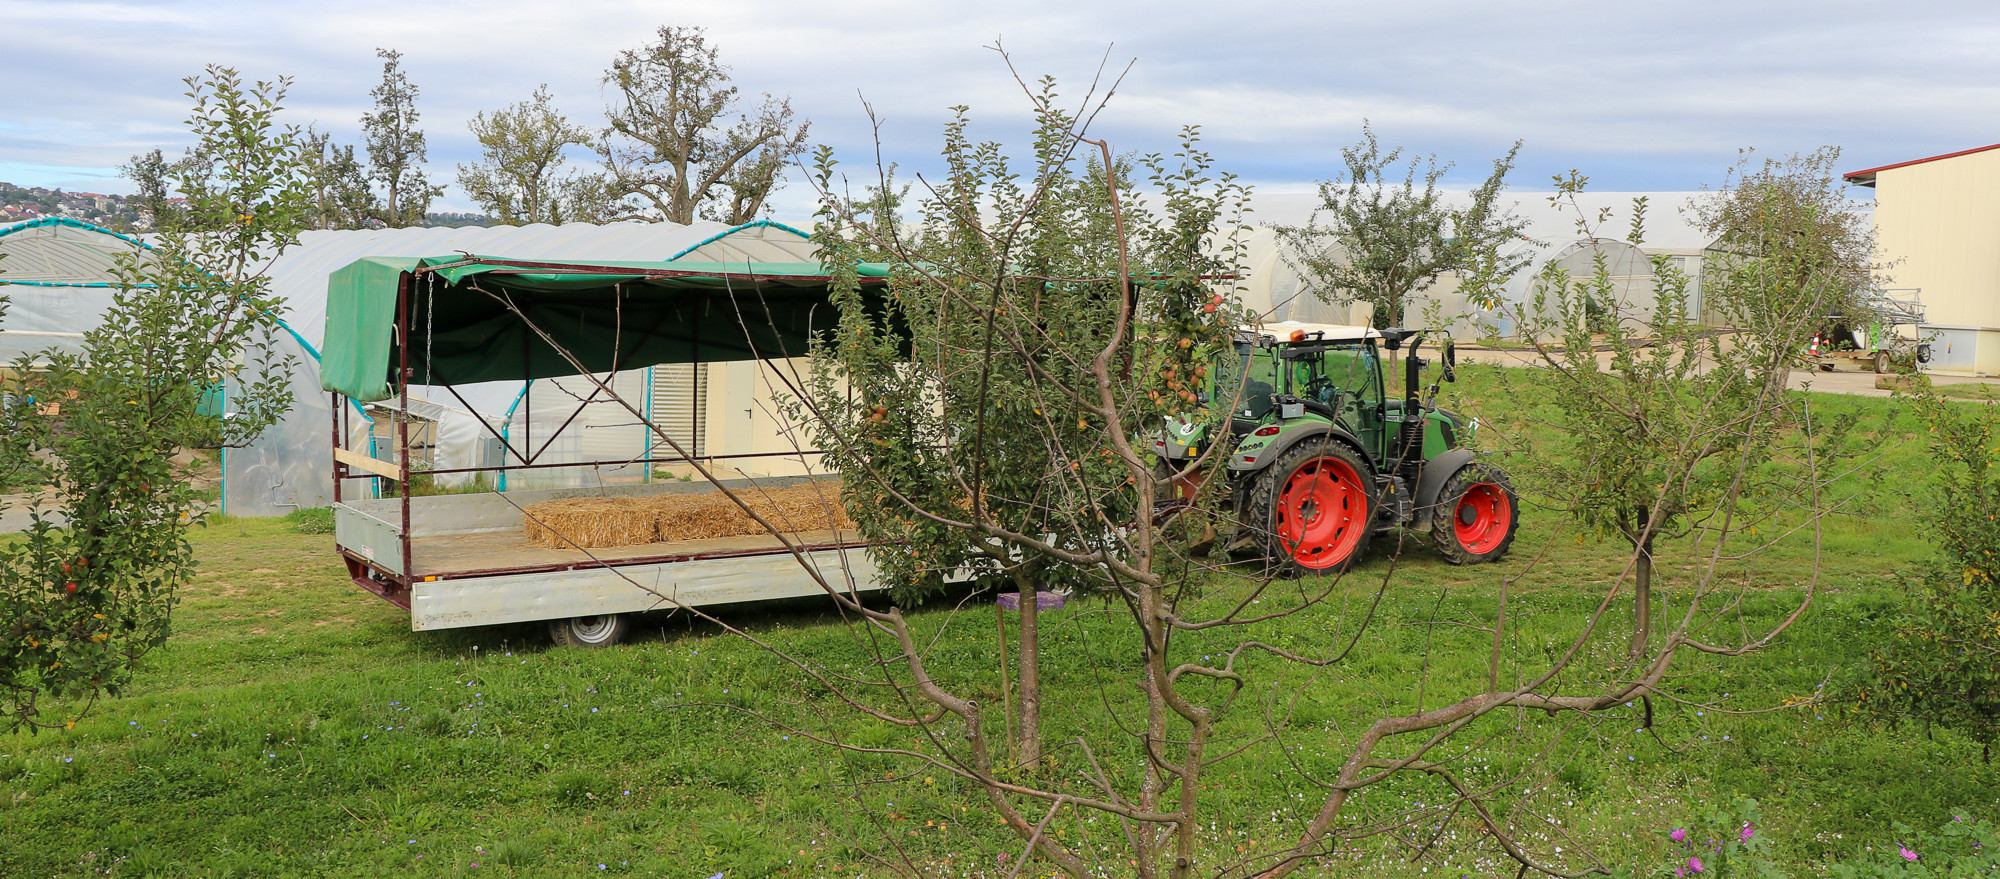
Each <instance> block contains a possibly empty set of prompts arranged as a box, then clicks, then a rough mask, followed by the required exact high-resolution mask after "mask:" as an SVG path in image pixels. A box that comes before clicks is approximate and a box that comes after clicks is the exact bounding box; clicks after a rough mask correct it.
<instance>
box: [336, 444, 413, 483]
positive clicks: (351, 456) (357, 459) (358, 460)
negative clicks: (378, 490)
mask: <svg viewBox="0 0 2000 879" xmlns="http://www.w3.org/2000/svg"><path fill="white" fill-rule="evenodd" d="M333 459H334V460H335V461H339V462H340V463H342V464H346V465H347V466H349V467H353V468H355V469H357V470H366V471H368V472H370V473H373V474H375V475H376V476H386V477H388V478H390V479H402V478H403V471H402V470H401V469H400V468H398V467H396V466H395V465H393V464H390V463H389V462H387V461H378V460H376V459H374V458H370V457H368V456H367V455H364V454H361V453H360V452H355V451H350V450H347V449H341V448H336V449H334V450H333Z"/></svg>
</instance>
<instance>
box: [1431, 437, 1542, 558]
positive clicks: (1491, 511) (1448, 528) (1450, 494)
mask: <svg viewBox="0 0 2000 879" xmlns="http://www.w3.org/2000/svg"><path fill="white" fill-rule="evenodd" d="M1520 525H1521V503H1520V499H1519V498H1517V497H1515V495H1514V486H1513V485H1512V484H1511V483H1509V482H1508V481H1507V474H1506V473H1505V472H1503V471H1502V470H1501V469H1500V468H1498V467H1495V466H1493V465H1491V464H1480V463H1476V462H1475V463H1472V464H1467V465H1465V466H1464V467H1461V468H1459V470H1458V472H1457V473H1454V474H1452V475H1451V479H1450V480H1449V481H1447V482H1446V483H1445V484H1444V491H1442V492H1440V493H1439V494H1438V503H1437V506H1436V507H1434V508H1433V512H1432V513H1431V541H1432V542H1433V543H1436V544H1437V548H1438V551H1439V552H1441V553H1444V558H1445V561H1448V562H1451V563H1452V564H1454V565H1478V564H1484V563H1486V562H1490V561H1494V560H1495V559H1498V558H1500V557H1501V556H1503V555H1506V554H1507V549H1508V547H1510V546H1513V544H1514V531H1515V529H1517V528H1519V527H1520Z"/></svg>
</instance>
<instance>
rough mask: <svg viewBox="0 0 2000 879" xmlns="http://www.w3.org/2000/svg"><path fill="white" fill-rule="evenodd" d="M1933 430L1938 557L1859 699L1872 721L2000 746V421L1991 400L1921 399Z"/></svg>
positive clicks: (1932, 395) (1931, 521)
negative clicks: (1998, 460)
mask: <svg viewBox="0 0 2000 879" xmlns="http://www.w3.org/2000/svg"><path fill="white" fill-rule="evenodd" d="M1913 401H1914V404H1915V406H1916V410H1917V413H1918V415H1919V416H1921V417H1922V419H1923V421H1924V423H1925V425H1926V426H1927V427H1929V442H1930V447H1931V452H1932V459H1931V460H1932V463H1933V465H1934V470H1933V471H1932V480H1933V481H1932V484H1931V486H1930V491H1929V497H1928V498H1927V499H1926V500H1927V501H1928V503H1926V504H1924V505H1923V511H1924V512H1923V524H1924V528H1925V531H1926V532H1928V535H1929V537H1930V538H1931V540H1932V542H1933V543H1935V544H1936V545H1937V549H1938V554H1937V558H1936V559H1934V560H1933V561H1932V562H1931V563H1930V564H1929V565H1928V566H1926V567H1925V568H1924V569H1923V571H1922V572H1921V574H1920V575H1919V576H1918V578H1917V579H1916V582H1915V583H1914V584H1911V585H1912V586H1913V588H1911V589H1910V590H1909V591H1908V600H1907V603H1906V604H1905V606H1904V608H1903V610H1902V613H1901V614H1900V615H1899V616H1898V618H1897V619H1896V621H1895V638H1894V639H1893V640H1891V641H1890V642H1889V643H1887V644H1885V645H1883V646H1882V647H1881V648H1879V649H1877V650H1875V651H1874V652H1873V653H1872V654H1871V658H1872V660H1873V666H1874V669H1873V672H1874V674H1873V677H1872V680H1870V681H1866V682H1863V683H1861V684H1859V685H1857V686H1856V687H1855V688H1854V693H1853V694H1852V695H1853V697H1854V698H1856V699H1857V700H1858V702H1859V704H1860V706H1861V707H1862V708H1863V709H1864V712H1865V713H1868V714H1873V715H1875V716H1878V717H1886V718H1890V719H1894V718H1899V717H1911V718H1915V719H1918V720H1921V721H1924V722H1926V723H1935V724H1937V725H1939V726H1943V727H1946V728H1949V729H1955V730H1957V731H1959V732H1961V733H1963V734H1964V735H1966V736H1967V737H1968V738H1971V739H1972V740H1973V741H1975V742H1978V743H1979V744H1980V747H1981V749H1982V752H1983V753H1984V755H1985V759H1986V760H1987V761H1988V762H1991V761H1992V758H1993V742H1994V741H1995V740H1996V739H2000V625H1996V620H2000V468H1996V467H1995V466H1994V458H1995V449H1996V447H2000V415H1996V411H1995V407H1994V404H1993V403H1992V402H1991V401H1987V402H1984V403H1972V402H1964V401H1952V400H1947V399H1945V398H1943V397H1942V396H1939V395H1938V394H1937V393H1936V392H1935V391H1933V390H1931V389H1930V388H1928V387H1924V388H1923V389H1921V390H1920V391H1918V392H1917V393H1916V394H1915V395H1914V396H1913Z"/></svg>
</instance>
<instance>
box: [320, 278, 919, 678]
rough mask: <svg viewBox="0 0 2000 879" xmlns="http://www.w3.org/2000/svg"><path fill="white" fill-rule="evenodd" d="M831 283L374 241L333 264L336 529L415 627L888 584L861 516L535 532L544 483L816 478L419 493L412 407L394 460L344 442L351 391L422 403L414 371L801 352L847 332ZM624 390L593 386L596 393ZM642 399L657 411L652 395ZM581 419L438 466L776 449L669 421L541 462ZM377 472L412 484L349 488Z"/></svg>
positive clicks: (399, 431)
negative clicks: (773, 526) (403, 251)
mask: <svg viewBox="0 0 2000 879" xmlns="http://www.w3.org/2000/svg"><path fill="white" fill-rule="evenodd" d="M859 273H860V275H861V280H862V285H863V289H864V291H868V295H873V292H872V291H876V290H879V289H881V287H882V286H883V285H884V284H885V283H886V279H887V271H886V269H883V268H882V267H879V266H868V265H863V266H861V267H859ZM828 286H829V278H828V276H827V274H826V272H825V271H824V269H823V268H822V267H821V266H819V265H817V264H812V263H782V264H768V263H767V264H755V263H746V264H741V265H735V264H732V265H722V264H700V263H686V262H675V263H664V262H591V263H564V262H548V261H522V260H510V259H504V258H497V257H486V256H466V255H452V256H440V257H428V258H387V257H372V258H367V259H362V260H358V261H356V262H354V263H352V264H350V265H348V266H346V267H344V268H342V269H340V270H338V271H336V272H334V273H333V274H332V276H331V277H330V279H329V282H328V296H327V330H326V350H325V359H324V360H323V361H322V364H321V380H322V385H323V387H324V388H325V390H327V391H329V392H331V393H332V394H333V400H332V404H333V405H332V407H331V408H332V411H333V413H334V414H333V424H332V425H331V428H330V429H331V434H332V437H333V442H334V448H333V461H332V465H333V482H334V492H335V499H334V504H333V508H334V534H335V544H336V546H337V549H338V551H339V553H340V555H341V557H342V559H343V561H344V562H345V563H346V565H347V570H348V573H349V574H350V576H351V577H352V578H353V580H354V582H355V583H356V584H357V585H359V586H360V587H361V588H363V589H366V590H368V591H369V592H372V593H374V594H376V595H379V596H381V597H382V598H384V599H387V600H388V601H390V602H391V603H393V604H395V605H397V606H399V607H402V608H404V609H406V610H408V611H409V612H410V627H411V628H412V629H413V630H418V631H422V630H430V629H447V628H457V627H465V626H481V625H494V624H501V623H519V622H534V621H549V622H550V623H551V633H552V634H553V636H554V637H555V638H556V640H557V641H558V642H559V643H570V644H577V645H583V646H605V645H608V644H612V643H616V642H617V641H618V640H619V639H620V638H621V637H622V636H623V634H624V632H625V630H626V628H627V620H628V615H629V614H632V613H637V612H643V611H650V610H666V609H673V608H679V607H699V606H708V605H716V604H727V603H734V602H743V601H759V600H767V599H778V598H798V597H805V596H811V595H823V594H825V590H826V589H829V588H831V589H838V590H841V591H842V592H849V591H852V592H864V591H871V590H876V589H880V588H881V584H880V583H878V582H876V578H875V573H874V567H873V565H872V564H871V563H870V561H869V559H868V555H867V551H866V547H865V546H864V545H863V544H862V543H861V541H860V540H859V539H858V537H857V536H856V535H854V534H852V533H838V532H834V531H831V530H824V529H815V530H796V531H781V532H779V533H770V534H764V535H756V536H748V537H720V538H705V539H689V540H664V541H660V542H654V543H648V544H640V545H634V546H619V547H606V548H600V549H595V550H583V549H577V548H567V549H550V548H546V547H543V546H537V545H534V544H532V543H530V542H529V540H528V538H527V535H526V534H525V532H524V531H523V528H522V515H523V513H522V510H523V508H525V507H527V506H529V505H531V504H534V503H538V502H541V501H545V500H552V499H560V498H570V497H583V496H598V495H605V496H639V495H648V494H667V493H694V492H708V491H717V490H720V488H725V487H726V488H728V489H729V490H731V491H733V492H738V493H754V492H756V491H758V490H760V489H762V488H766V487H772V486H777V485H794V484H798V483H801V482H808V481H813V478H812V477H787V478H758V479H736V480H717V481H715V482H685V483H683V482H664V483H653V484H641V485H626V486H615V487H597V488H581V489H577V488H570V489H546V490H539V491H513V492H502V491H485V492H482V493H474V494H458V495H435V496H427V497H413V496H411V495H412V492H411V491H409V490H407V487H408V486H409V485H410V480H411V478H412V475H413V472H412V470H411V466H410V463H411V459H412V456H411V454H410V441H411V438H410V431H409V423H408V421H407V420H399V421H398V422H397V424H396V430H395V432H394V433H395V435H394V437H393V443H394V445H395V446H396V450H395V454H394V456H393V458H391V459H390V460H388V461H384V460H379V459H377V458H376V457H374V456H372V455H370V454H367V453H366V452H364V451H361V450H355V449H349V448H347V447H346V445H347V444H346V443H345V442H344V438H346V437H351V436H354V435H356V434H355V431H354V430H353V429H352V425H350V424H348V423H346V422H347V421H348V420H349V419H351V418H352V417H353V416H352V415H351V414H350V410H352V409H354V407H353V406H350V405H344V403H343V398H345V399H347V400H351V401H354V402H357V403H363V404H367V403H378V402H383V401H392V400H393V401H397V403H396V405H395V407H394V408H396V409H400V410H403V411H407V407H408V400H409V393H410V387H411V386H412V385H430V386H434V387H443V388H445V389H446V390H447V391H449V392H450V393H452V394H453V395H454V396H456V394H457V391H456V390H455V389H454V388H455V387H456V386H459V385H465V384H476V383H481V382H492V381H530V380H534V379H548V378H555V377H559V376H581V375H591V374H599V373H613V372H618V371H621V370H628V369H637V368H640V367H645V366H650V365H658V364H670V363H704V362H719V361H746V360H775V359H781V358H789V357H795V356H799V355H800V354H803V353H804V352H805V351H806V350H807V348H808V345H809V341H810V338H811V336H812V334H813V333H814V332H816V331H819V330H825V329H830V328H831V322H832V321H833V320H834V319H835V314H836V312H835V309H834V308H833V306H832V304H831V302H830V301H829V299H828ZM815 321H817V322H818V323H815ZM530 387H532V385H530ZM606 390H607V389H606V388H603V387H599V388H597V389H596V390H593V391H592V392H591V393H590V395H589V396H588V397H585V398H584V399H581V400H578V401H577V404H578V406H579V407H581V406H584V405H589V404H590V403H591V402H592V400H595V399H599V395H600V394H602V393H604V392H605V391H606ZM468 408H470V407H468ZM579 411H580V409H579ZM632 414H633V417H634V419H635V420H636V421H640V422H644V421H645V419H644V416H643V414H642V413H641V412H640V411H639V410H638V409H636V408H634V409H633V412H632ZM568 427H569V424H568V423H564V424H563V425H562V426H560V427H558V428H557V429H556V431H555V432H554V434H551V435H514V436H508V435H504V434H503V433H501V432H499V431H492V432H493V438H494V439H495V440H497V441H498V442H499V443H500V444H501V445H502V446H503V447H504V449H505V452H506V454H505V456H504V459H503V460H504V463H500V464H491V465H485V466H477V467H464V468H450V469H440V470H431V471H428V472H429V473H430V474H431V475H432V476H441V475H451V474H462V473H472V474H489V473H490V474H500V473H506V472H510V471H530V470H535V469H539V468H547V467H579V466H582V467H590V466H598V465H604V466H609V465H612V464H617V465H621V466H629V465H631V464H635V463H637V464H644V465H647V466H664V465H681V466H686V465H691V464H697V463H699V464H702V465H704V466H706V465H708V464H710V463H712V462H720V461H727V460H729V459H732V458H742V457H747V456H749V455H754V454H766V455H768V454H774V453H768V452H767V453H748V454H729V453H728V452H727V451H726V450H721V452H720V453H713V454H711V452H717V451H718V450H714V449H710V450H706V451H705V452H704V453H703V454H701V455H700V456H699V457H695V455H694V452H693V450H691V449H686V448H680V447H678V445H677V444H676V443H674V442H673V441H671V440H669V439H668V437H667V434H666V433H665V432H664V431H661V432H659V436H660V438H661V440H662V441H663V442H662V444H663V446H664V448H661V447H655V448H654V450H653V451H654V453H655V454H654V455H653V456H652V457H646V458H639V459H629V460H628V459H621V460H619V461H616V462H609V461H606V462H581V463H579V462H573V461H565V462H562V463H545V462H541V461H539V460H538V458H539V456H540V455H541V454H542V453H543V452H545V451H546V450H547V449H549V448H551V446H552V445H553V444H554V442H555V440H556V439H557V438H558V437H559V436H560V435H561V433H562V431H563V430H565V429H568ZM649 427H650V425H649ZM489 430H491V426H490V425H489ZM781 454H789V455H794V456H799V457H801V458H808V457H809V456H811V455H812V453H811V452H810V451H798V452H791V453H781ZM711 472H713V471H712V470H711ZM416 475H422V473H421V472H420V473H418V474H416ZM360 480H370V481H373V480H390V481H393V482H394V483H395V484H396V485H397V486H399V487H401V488H398V490H396V491H394V495H395V496H393V497H380V498H377V497H354V496H351V495H350V493H349V491H348V489H347V487H348V486H350V485H356V483H357V481H360ZM817 484H822V485H824V486H826V493H825V494H826V498H827V502H828V503H829V504H834V505H837V504H838V503H839V483H838V482H837V481H830V480H829V481H820V482H818V483H817ZM356 487H358V486H356Z"/></svg>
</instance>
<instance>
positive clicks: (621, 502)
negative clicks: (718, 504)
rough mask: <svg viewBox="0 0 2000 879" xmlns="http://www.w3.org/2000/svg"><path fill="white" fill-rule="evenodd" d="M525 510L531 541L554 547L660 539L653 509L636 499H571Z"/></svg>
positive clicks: (586, 546) (525, 526) (530, 506)
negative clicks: (655, 525) (654, 523)
mask: <svg viewBox="0 0 2000 879" xmlns="http://www.w3.org/2000/svg"><path fill="white" fill-rule="evenodd" d="M524 512H525V515H523V516H522V517H521V518H522V525H523V527H524V529H525V530H526V531H527V536H528V542H529V543H532V544H535V545H536V546H544V547H548V548H550V549H570V548H572V547H573V546H576V547H584V548H590V547H599V546H629V545H631V544H635V543H652V542H653V541H655V540H658V539H659V531H658V530H657V529H655V528H654V526H653V517H652V511H651V510H649V509H647V507H646V505H645V504H644V503H642V502H640V501H639V500H638V499H636V498H624V497H612V498H568V499H565V500H557V501H544V502H542V503H539V504H531V505H529V506H528V507H527V509H526V510H525V511H524Z"/></svg>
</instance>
